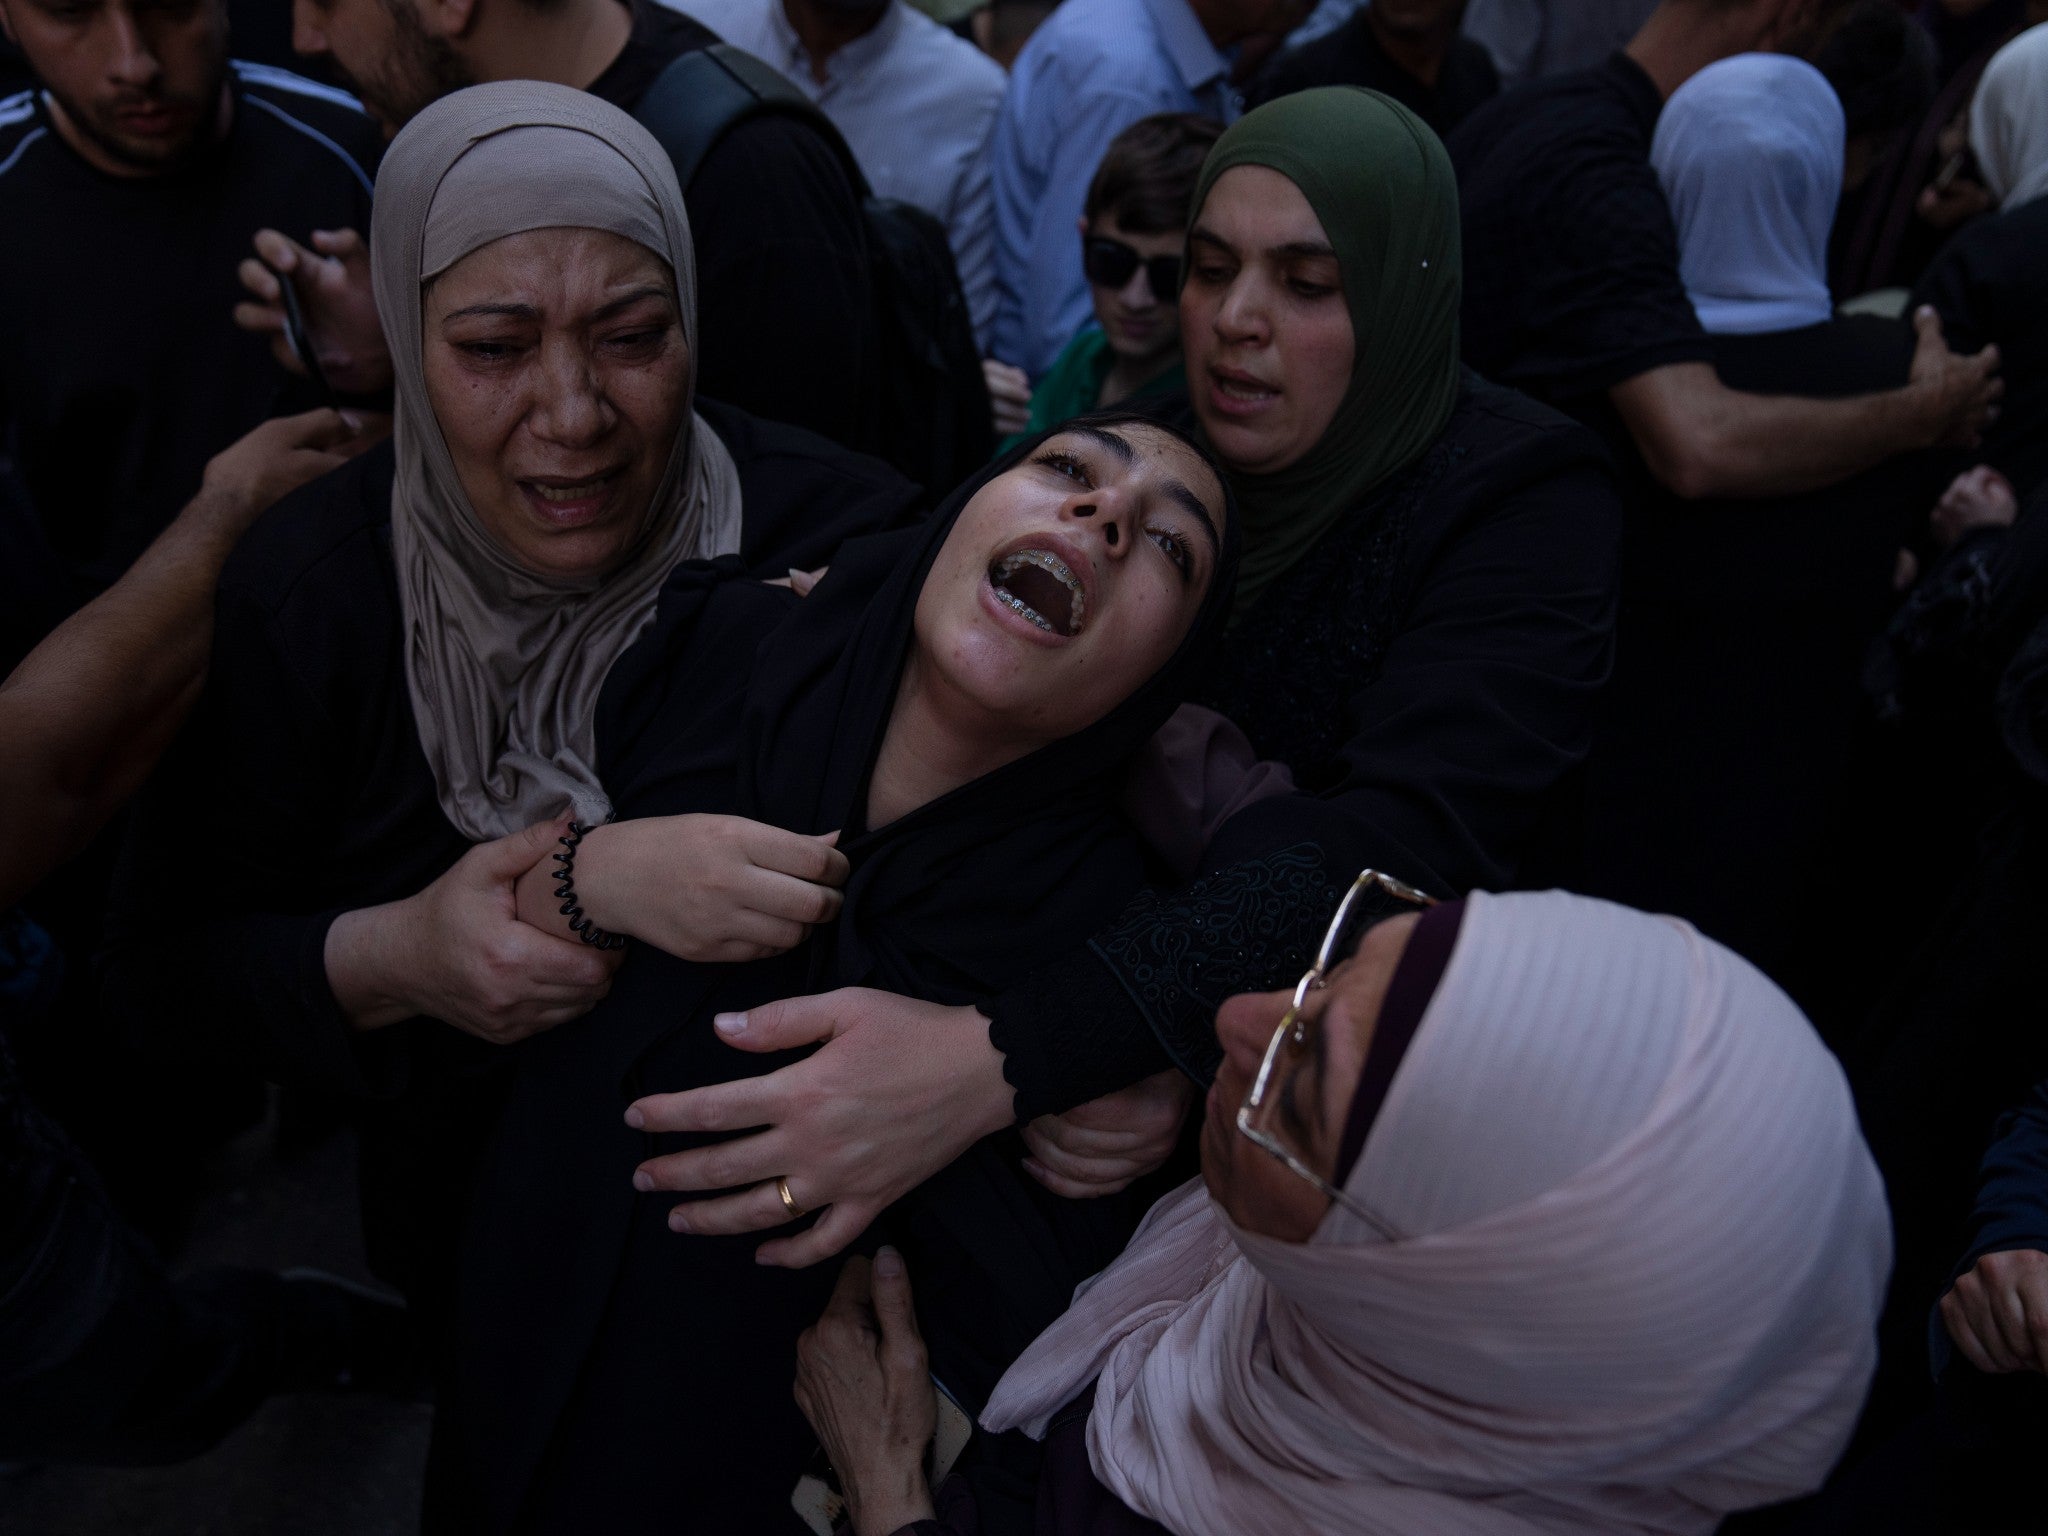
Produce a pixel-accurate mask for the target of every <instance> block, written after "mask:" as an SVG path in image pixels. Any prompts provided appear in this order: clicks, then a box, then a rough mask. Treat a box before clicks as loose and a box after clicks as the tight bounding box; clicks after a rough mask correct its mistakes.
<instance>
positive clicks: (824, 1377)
mask: <svg viewBox="0 0 2048 1536" xmlns="http://www.w3.org/2000/svg"><path fill="white" fill-rule="evenodd" d="M1375 887H1377V888H1379V889H1375ZM1385 889H1391V890H1392V891H1393V892H1394V894H1395V895H1396V897H1397V899H1402V900H1412V899H1413V898H1414V897H1415V895H1416V894H1417V893H1414V892H1412V891H1405V890H1401V889H1400V888H1399V886H1398V883H1397V882H1388V881H1384V880H1382V879H1380V878H1379V877H1377V876H1375V875H1374V874H1373V873H1372V872H1370V871H1368V872H1367V874H1366V875H1363V876H1361V877H1360V880H1359V882H1358V883H1357V885H1356V886H1354V888H1353V894H1352V897H1351V899H1349V900H1347V901H1346V902H1345V904H1344V906H1343V908H1342V909H1340V912H1339V915H1338V918H1337V921H1336V923H1335V924H1334V925H1333V926H1332V928H1331V929H1330V931H1329V934H1328V935H1327V936H1326V938H1325V940H1324V944H1323V948H1322V951H1321V953H1320V954H1319V955H1318V957H1317V961H1316V963H1315V965H1314V967H1313V968H1312V969H1311V971H1310V972H1309V974H1308V975H1307V976H1305V977H1304V978H1303V979H1302V982H1301V984H1300V986H1299V987H1298V988H1297V989H1296V990H1295V992H1294V994H1293V996H1292V998H1290V996H1289V994H1287V993H1285V992H1278V993H1272V994H1268V995H1265V996H1242V997H1237V998H1234V999H1232V1000H1231V1001H1230V1002H1229V1003H1228V1004H1226V1005H1225V1007H1224V1008H1223V1010H1222V1013H1221V1015H1220V1016H1219V1018H1218V1020H1217V1028H1218V1031H1219V1033H1220V1035H1221V1037H1222V1041H1223V1045H1224V1049H1225V1059H1224V1064H1223V1066H1222V1069H1221V1070H1220V1071H1219V1072H1218V1074H1217V1078H1216V1085H1215V1087H1214V1088H1213V1089H1212V1090H1211V1092H1210V1094H1209V1101H1208V1110H1207V1117H1206V1119H1205V1122H1204V1124H1203V1131H1202V1177H1201V1178H1200V1179H1198V1180H1195V1181H1193V1182H1191V1183H1189V1184H1187V1185H1186V1186H1184V1187H1183V1188H1181V1189H1180V1190H1178V1191H1176V1192H1175V1193H1174V1194H1172V1195H1169V1196H1167V1197H1166V1199H1164V1200H1163V1201H1161V1202H1160V1204H1159V1205H1158V1206H1157V1207H1155V1208H1154V1210H1153V1212H1152V1214H1151V1216H1150V1217H1149V1218H1148V1219H1147V1221H1146V1223H1145V1225H1144V1227H1143V1228H1141V1229H1140V1231H1139V1233H1138V1235H1137V1236H1136V1237H1135V1238H1134V1239H1133V1240H1132V1242H1131V1246H1130V1248H1129V1249H1128V1250H1127V1251H1126V1253H1125V1254H1124V1256H1123V1257H1122V1258H1121V1259H1120V1260H1118V1261H1117V1263H1116V1264H1114V1265H1113V1266H1111V1267H1110V1268H1109V1269H1108V1270H1107V1271H1105V1272H1104V1273H1103V1274H1102V1275H1100V1276H1099V1277H1097V1278H1096V1279H1095V1280H1094V1281H1092V1282H1090V1283H1089V1284H1088V1285H1087V1286H1086V1287H1084V1288H1083V1289H1082V1290H1081V1292H1080V1293H1079V1295H1078V1296H1077V1298H1076V1300H1075V1303H1074V1306H1073V1308H1072V1309H1071V1310H1070V1311H1069V1312H1068V1313H1067V1315H1066V1316H1065V1317H1064V1318H1062V1319H1061V1320H1060V1321H1059V1322H1057V1323H1055V1324H1054V1325H1053V1326H1052V1327H1051V1328H1050V1329H1048V1330H1047V1331H1046V1332H1045V1333H1044V1334H1043V1335H1041V1336H1040V1338H1039V1339H1038V1341H1037V1342H1036V1343H1035V1344H1034V1345H1032V1347H1031V1348H1030V1349H1029V1350H1028V1351H1027V1352H1026V1353H1025V1354H1024V1356H1023V1358H1022V1359H1020V1360H1019V1361H1018V1362H1017V1364H1016V1366H1015V1367H1013V1368H1012V1370H1011V1371H1010V1372H1009V1374H1008V1375H1007V1376H1006V1377H1005V1378H1004V1379H1003V1381H1002V1382H1001V1384H1000V1385H999V1386H998V1387H997V1389H996V1392H995V1395H994V1397H993V1399H992V1400H991V1401H990V1403H989V1405H988V1408H987V1411H986V1412H985V1413H984V1414H983V1416H982V1424H983V1426H984V1428H985V1429H986V1430H989V1431H997V1432H1000V1431H1006V1430H1010V1429H1021V1430H1023V1431H1024V1432H1025V1433H1026V1434H1028V1435H1029V1436H1031V1437H1032V1438H1034V1439H1040V1440H1043V1441H1044V1443H1045V1457H1044V1461H1043V1465H1042V1468H1041V1472H1040V1476H1039V1480H1038V1484H1037V1489H1036V1501H1035V1507H1034V1508H1031V1509H1028V1510H1024V1511H1017V1510H1013V1509H1009V1508H1006V1507H1005V1506H1004V1505H1003V1503H1002V1502H1000V1500H999V1499H997V1498H996V1497H994V1496H992V1495H991V1492H990V1488H989V1485H988V1484H987V1483H986V1482H981V1483H979V1484H974V1483H973V1480H971V1479H968V1478H961V1479H956V1480H955V1481H954V1482H952V1483H949V1484H948V1485H946V1486H945V1487H944V1488H942V1489H941V1490H939V1497H938V1499H937V1500H936V1503H935V1501H934V1498H933V1493H932V1490H931V1489H930V1488H929V1487H928V1486H927V1484H926V1482H925V1479H924V1476H923V1471H922V1465H921V1458H922V1454H923V1448H924V1443H925V1440H926V1438H927V1437H928V1436H929V1433H930V1426H931V1423H932V1415H933V1407H932V1389H931V1386H930V1383H929V1379H928V1378H927V1377H926V1376H925V1374H924V1372H923V1367H922V1348H921V1345H920V1342H919V1339H918V1336H917V1332H916V1325H915V1321H914V1317H913V1314H912V1312H911V1307H910V1300H911V1297H910V1285H909V1279H908V1277H907V1275H906V1274H905V1272H904V1266H903V1263H902V1260H901V1258H900V1256H897V1255H895V1254H894V1253H893V1252H889V1251H885V1252H884V1253H883V1254H882V1255H880V1256H878V1258H877V1261H876V1262H875V1264H874V1265H873V1266H872V1267H870V1266H869V1265H868V1264H867V1262H866V1261H865V1260H855V1261H853V1262H852V1263H851V1264H849V1265H848V1266H847V1269H846V1271H845V1272H844V1273H843V1274H842V1276H841V1279H840V1283H839V1288H838V1291H837V1292H836V1293H835V1295H834V1297H833V1300H832V1302H831V1304H830V1306H829V1307H828V1309H827V1311H826V1313H825V1316H824V1318H823V1320H822V1321H821V1322H820V1324H819V1326H818V1327H816V1328H814V1329H813V1330H812V1331H811V1332H810V1333H809V1334H807V1335H806V1336H805V1338H804V1340H803V1343H802V1344H801V1345H800V1347H799V1360H800V1365H799V1374H798V1378H797V1397H798V1401H799V1402H800V1403H801V1404H802V1406H803V1407H804V1409H805V1411H806V1413H807V1414H808V1415H809V1416H810V1418H811V1420H812V1422H813V1424H814V1425H816V1426H817V1428H818V1430H819V1433H820V1436H821V1438H822V1439H823V1441H824V1447H825V1451H826V1454H827V1455H828V1456H829V1457H830V1459H831V1463H832V1465H833V1467H834V1468H835V1469H836V1470H837V1473H838V1476H839V1478H840V1482H841V1486H842V1489H843V1491H844V1493H845V1494H846V1496H847V1500H848V1503H849V1509H850V1514H851V1519H852V1528H853V1531H854V1533H855V1536H950V1533H954V1532H962V1531H977V1532H980V1533H983V1536H990V1533H997V1532H1002V1531H1008V1530H1035V1531H1036V1532H1038V1533H1040V1536H1083V1533H1085V1536H1144V1533H1158V1532H1161V1531H1171V1532H1175V1533H1178V1536H1282V1533H1285V1536H1338V1533H1342V1536H1415V1533H1420V1532H1427V1533H1429V1536H1496V1533H1497V1536H1513V1533H1524V1536H1539V1533H1556V1536H1562V1533H1565V1532H1572V1533H1578V1536H1586V1533H1594V1536H1599V1533H1621V1532H1628V1533H1633V1536H1646V1533H1664V1532H1668V1533H1673V1536H1677V1533H1684V1532H1702V1533H1703V1532H1707V1531H1711V1530H1712V1529H1714V1527H1715V1525H1716V1524H1717V1523H1718V1522H1719V1520H1720V1519H1721V1517H1722V1516H1723V1515H1725V1514H1728V1513H1730V1512H1732V1511H1734V1510H1738V1509H1744V1508H1749V1507H1752V1506H1755V1505H1759V1504H1764V1503H1769V1502H1772V1501H1775V1500H1779V1499H1784V1498H1789V1497H1792V1496H1794V1495H1797V1494H1800V1493H1803V1492H1806V1491H1808V1490H1810V1489H1812V1488H1813V1487H1815V1486H1817V1485H1818V1484H1819V1483H1820V1481H1821V1479H1822V1478H1823V1477H1824V1476H1825V1475H1826V1473H1827V1470H1828V1468H1829V1467H1830V1466H1831V1465H1832V1464H1833V1462H1834V1460H1835V1457H1836V1456H1837V1455H1838V1454H1839V1452H1840V1450H1841V1448H1842V1446H1843V1444H1844V1443H1845V1442H1846V1440H1847V1439H1848V1436H1849V1432H1850V1429H1851V1427H1852V1425H1853V1424H1854V1422H1855V1418H1856V1414H1857V1410H1858V1407H1859V1406H1860V1404H1861V1402H1862V1400H1863V1394H1864V1391H1865V1388H1866V1387H1867V1385H1868V1383H1869V1380H1870V1373H1871V1370H1872V1367H1873V1366H1874V1364H1875V1360H1876V1347H1875V1342H1874V1337H1873V1330H1874V1325H1875V1320H1876V1315H1877V1309H1878V1306H1879V1304H1880V1303H1881V1301H1882V1299H1883V1294H1884V1285H1885V1275H1886V1270H1887V1268H1888V1264H1889V1259H1890V1236H1889V1226H1888V1222H1887V1218H1886V1214H1885V1206H1884V1194H1883V1188H1882V1185H1881V1184H1880V1182H1879V1179H1878V1176H1877V1171H1876V1168H1875V1167H1874V1166H1873V1164H1872V1162H1871V1159H1870V1154H1869V1152H1868V1150H1867V1149H1866V1148H1865V1146H1864V1144H1863V1140H1862V1137H1861V1136H1860V1134H1859V1133H1858V1131H1857V1127H1856V1117H1855V1111H1854V1107H1853V1104H1852V1102H1851V1100H1850V1096H1849V1091H1848V1086H1847V1083H1846V1081H1845V1080H1844V1078H1843V1075H1842V1072H1841V1069H1840V1068H1839V1067H1838V1066H1837V1065H1836V1064H1835V1062H1834V1060H1833V1058H1832V1057H1831V1056H1830V1055H1829V1054H1828V1052H1827V1051H1826V1049H1825V1048H1824V1047H1823V1046H1822V1045H1821V1044H1820V1041H1819V1039H1818V1038H1817V1037H1816V1036H1815V1035H1814V1033H1813V1031H1812V1029H1811V1028H1810V1027H1809V1026H1808V1024H1807V1022H1806V1020H1805V1019H1804V1018H1803V1017H1801V1015H1800V1013H1799V1011H1798V1009H1797V1008H1795V1007H1794V1006H1793V1005H1792V1003H1791V1002H1790V1001H1789V1000H1788V999H1787V998H1786V997H1785V996H1784V994H1783V993H1781V992H1780V991H1778V990H1777V988H1776V987H1774V986H1773V985H1772V984H1771V983H1770V982H1769V981H1768V980H1766V979H1765V978H1764V976H1763V975H1762V974H1761V973H1760V972H1758V971H1757V970H1755V969H1754V968H1753V967H1751V966H1750V965H1748V964H1747V963H1746V962H1744V961H1742V960H1740V959H1738V958H1737V957H1736V956H1735V955H1733V954H1731V953H1730V952H1729V951H1728V950H1726V949H1723V948H1722V947H1720V946H1719V945H1717V944H1714V943H1713V942H1712V941H1710V940H1707V939H1705V938H1703V937H1701V935H1700V934H1699V933H1697V932H1696V931H1695V930H1693V929H1692V928H1690V927H1688V926H1686V925H1685V924H1683V923H1680V922H1678V921H1677V920H1675V919H1671V918H1657V917H1649V916H1645V915H1644V914H1642V913H1639V912H1635V911H1631V910H1630V909H1628V908H1625V907H1619V906H1614V905H1611V904H1609V903H1606V902H1599V901H1592V900H1589V899H1586V898H1584V897H1578V896H1570V895H1566V894H1564V893H1561V892H1555V891H1553V892H1545V893H1542V894H1523V895H1506V896H1487V895H1475V896H1472V897H1470V898H1469V899H1468V900H1466V901H1464V902H1457V903H1448V904H1445V905H1442V906H1435V907H1431V908H1429V909H1427V910H1425V911H1424V912H1422V913H1421V914H1420V915H1419V916H1418V915H1415V914H1412V913H1411V914H1408V915H1404V916H1400V917H1396V918H1393V919H1391V920H1388V921H1385V922H1382V923H1380V924H1378V925H1377V926H1373V927H1371V928H1370V929H1369V931H1366V932H1365V933H1364V934H1363V937H1362V939H1361V936H1360V928H1361V926H1362V925H1361V922H1360V920H1359V919H1360V914H1361V912H1362V911H1364V910H1367V902H1366V901H1365V900H1364V898H1366V897H1368V896H1373V895H1378V894H1380V892H1381V890H1385ZM974 1455H975V1453H974V1452H973V1451H970V1452H969V1457H970V1458H972V1457H973V1456H974ZM970 1464H971V1463H970ZM971 1485H972V1486H974V1487H975V1488H976V1489H977V1490H978V1491H970V1486H971Z"/></svg>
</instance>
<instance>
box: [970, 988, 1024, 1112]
mask: <svg viewBox="0 0 2048 1536" xmlns="http://www.w3.org/2000/svg"><path fill="white" fill-rule="evenodd" d="M958 1011H959V1013H960V1015H961V1030H962V1032H963V1033H968V1032H971V1033H972V1034H973V1035H974V1036H975V1037H976V1039H977V1041H978V1043H979V1046H980V1050H979V1051H978V1052H977V1053H976V1056H975V1061H974V1067H973V1070H972V1071H971V1072H969V1073H968V1074H966V1075H965V1076H964V1078H963V1081H964V1082H965V1083H966V1084H967V1085H968V1087H969V1088H970V1089H971V1091H972V1095H973V1110H974V1117H975V1139H976V1140H979V1139H980V1138H981V1137H983V1136H993V1135H994V1134H995V1133H996V1132H997V1131H1006V1130H1008V1129H1009V1128H1010V1127H1011V1126H1013V1125H1015V1124H1016V1123H1017V1094H1016V1090H1015V1089H1013V1088H1012V1087H1011V1086H1010V1080H1009V1079H1008V1078H1007V1077H1005V1076H1004V1075H1003V1053H1002V1052H1001V1051H999V1050H997V1049H996V1046H995V1042H994V1041H993V1040H992V1039H991V1038H990V1037H989V1018H988V1015H987V1014H985V1013H983V1012H982V1011H981V1010H980V1009H979V1008H976V1007H974V1006H972V1005H971V1004H970V1005H966V1006H963V1007H962V1008H960V1009H959V1010H958Z"/></svg>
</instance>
